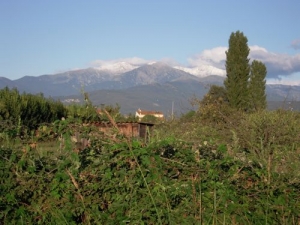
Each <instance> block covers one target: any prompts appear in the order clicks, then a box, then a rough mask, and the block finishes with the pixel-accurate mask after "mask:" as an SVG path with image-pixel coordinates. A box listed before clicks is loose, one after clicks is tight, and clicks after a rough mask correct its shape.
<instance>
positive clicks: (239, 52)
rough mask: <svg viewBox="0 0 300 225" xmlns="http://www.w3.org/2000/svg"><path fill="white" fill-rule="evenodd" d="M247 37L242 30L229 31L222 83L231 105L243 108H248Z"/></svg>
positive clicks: (248, 69) (248, 71)
mask: <svg viewBox="0 0 300 225" xmlns="http://www.w3.org/2000/svg"><path fill="white" fill-rule="evenodd" d="M249 52H250V49H249V47H248V39H247V37H246V36H245V35H244V34H243V32H240V31H237V32H235V33H231V35H230V38H229V48H228V51H226V65H225V66H226V73H227V77H226V79H225V81H224V85H225V88H226V91H227V97H228V100H229V104H230V106H231V107H233V108H235V109H242V110H245V109H247V108H248V101H249V92H248V80H249V78H250V66H249V58H248V55H249Z"/></svg>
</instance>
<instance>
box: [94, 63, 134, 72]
mask: <svg viewBox="0 0 300 225" xmlns="http://www.w3.org/2000/svg"><path fill="white" fill-rule="evenodd" d="M136 68H138V66H135V65H132V64H130V63H128V62H122V61H121V62H113V63H106V64H103V65H100V66H98V67H95V69H98V70H105V71H109V72H112V73H115V74H121V73H125V72H128V71H130V70H133V69H136Z"/></svg>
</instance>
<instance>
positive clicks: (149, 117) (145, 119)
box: [141, 115, 158, 123]
mask: <svg viewBox="0 0 300 225" xmlns="http://www.w3.org/2000/svg"><path fill="white" fill-rule="evenodd" d="M141 121H142V122H145V123H156V122H157V121H158V119H157V118H156V117H155V116H153V115H146V116H144V117H143V118H142V120H141Z"/></svg>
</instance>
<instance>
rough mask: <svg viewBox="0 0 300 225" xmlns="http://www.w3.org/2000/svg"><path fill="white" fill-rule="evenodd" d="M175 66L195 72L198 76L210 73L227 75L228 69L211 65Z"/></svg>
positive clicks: (205, 75) (188, 71)
mask: <svg viewBox="0 0 300 225" xmlns="http://www.w3.org/2000/svg"><path fill="white" fill-rule="evenodd" d="M174 68H176V69H179V70H182V71H184V72H187V73H190V74H193V75H195V76H197V77H207V76H210V75H217V76H225V75H226V71H225V70H222V69H219V68H217V67H214V66H211V65H201V66H198V67H192V68H191V67H182V66H175V67H174Z"/></svg>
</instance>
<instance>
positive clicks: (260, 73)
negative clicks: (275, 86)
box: [249, 60, 267, 110]
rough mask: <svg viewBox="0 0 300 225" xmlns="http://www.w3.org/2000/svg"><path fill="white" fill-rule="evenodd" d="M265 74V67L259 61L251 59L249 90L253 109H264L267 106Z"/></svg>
mask: <svg viewBox="0 0 300 225" xmlns="http://www.w3.org/2000/svg"><path fill="white" fill-rule="evenodd" d="M266 75H267V68H266V66H265V64H263V63H262V62H260V61H257V60H253V62H252V64H251V70H250V81H249V92H250V99H251V100H250V103H251V106H250V107H251V108H253V109H254V110H260V109H265V108H266V106H267V100H266V93H265V89H266V80H265V79H266Z"/></svg>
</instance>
